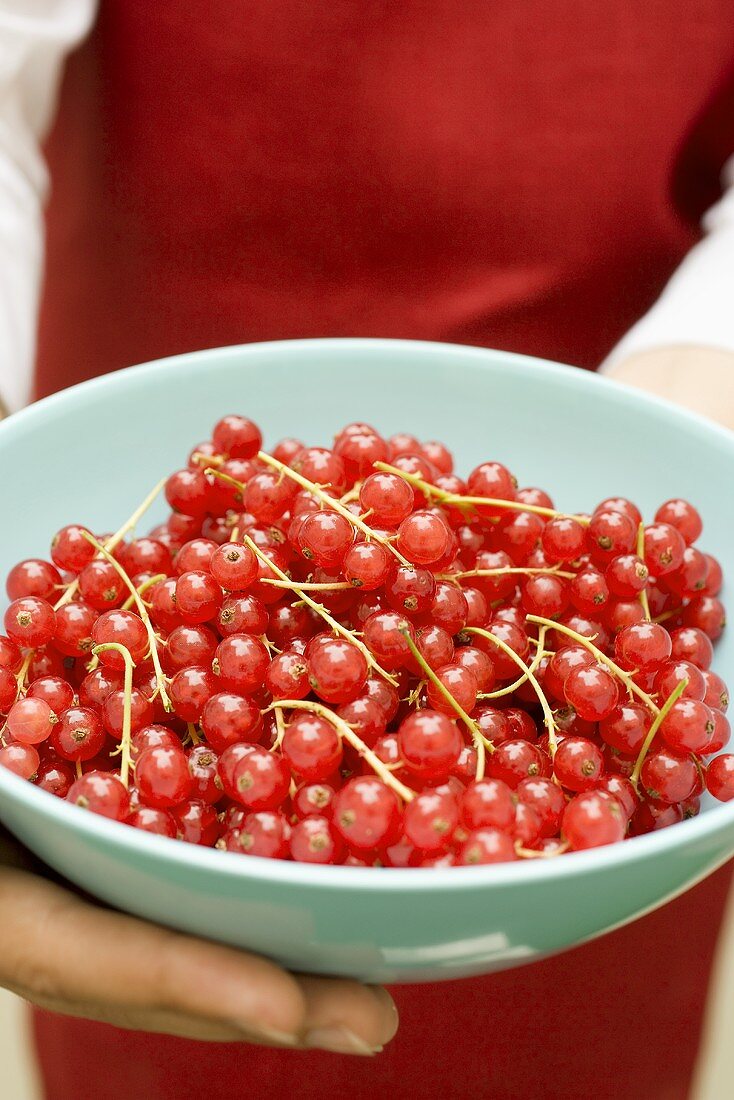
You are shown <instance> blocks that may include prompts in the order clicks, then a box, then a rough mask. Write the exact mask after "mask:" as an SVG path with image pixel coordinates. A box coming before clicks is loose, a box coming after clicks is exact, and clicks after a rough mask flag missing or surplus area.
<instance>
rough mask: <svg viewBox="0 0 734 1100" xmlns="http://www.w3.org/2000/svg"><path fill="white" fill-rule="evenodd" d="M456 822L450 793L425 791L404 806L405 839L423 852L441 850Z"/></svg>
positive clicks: (446, 845)
mask: <svg viewBox="0 0 734 1100" xmlns="http://www.w3.org/2000/svg"><path fill="white" fill-rule="evenodd" d="M458 824H459V807H458V805H457V802H456V799H455V798H454V797H453V795H451V794H448V793H439V792H438V791H424V792H423V794H419V795H418V796H417V797H416V798H414V799H413V801H412V802H409V803H408V804H407V806H406V807H405V814H404V823H403V829H404V832H405V837H406V839H407V840H408V842H409V843H410V844H412V845H414V847H416V848H420V850H421V851H423V852H441V851H444V850H445V849H446V848H447V847H448V846H449V844H450V843H451V840H452V838H453V835H454V833H455V832H456V828H457V826H458Z"/></svg>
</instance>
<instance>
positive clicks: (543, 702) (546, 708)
mask: <svg viewBox="0 0 734 1100" xmlns="http://www.w3.org/2000/svg"><path fill="white" fill-rule="evenodd" d="M529 617H530V616H528V618H529ZM549 621H550V622H551V625H552V620H549ZM463 633H465V634H478V635H479V637H480V638H486V639H487V641H489V642H492V644H493V645H496V646H497V648H498V649H501V650H502V652H503V653H504V654H505V655H506V656H507V657H509V658H510V660H511V661H514V662H515V664H516V665H517V667H518V668H520V669H522V671H523V673H524V675H525V676H526V677H527V679H528V682H529V683H530V684H531V685H532V688H533V690H534V692H535V694H536V695H537V696H538V702H539V703H540V706H541V709H542V711H543V719H544V721H545V728H546V730H547V731H548V747H549V749H550V754H551V757H553V756H555V755H556V749H557V748H558V740H557V738H556V722H555V719H554V717H553V711H552V710H551V708H550V705H549V703H548V700H547V699H546V697H545V693H544V691H543V689H542V687H541V686H540V684H539V683H538V681H537V679H536V678H535V673H534V672H533V671H532V670H531V668H530V666H529V665H526V664H525V662H524V661H523V659H522V657H520V656H518V654H517V653H515V650H514V649H511V648H510V646H508V644H507V642H505V641H503V640H502V638H498V637H497V636H496V635H495V634H491V633H490V632H489V630H483V629H482V628H481V627H479V626H467V627H464V631H463Z"/></svg>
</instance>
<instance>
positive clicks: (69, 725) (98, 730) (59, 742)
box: [51, 707, 107, 761]
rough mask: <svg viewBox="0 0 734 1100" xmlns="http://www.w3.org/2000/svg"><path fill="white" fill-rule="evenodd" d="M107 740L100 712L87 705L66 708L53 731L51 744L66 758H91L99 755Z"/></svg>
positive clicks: (74, 759) (75, 759) (73, 759)
mask: <svg viewBox="0 0 734 1100" xmlns="http://www.w3.org/2000/svg"><path fill="white" fill-rule="evenodd" d="M106 740H107V732H106V730H105V728H104V726H103V725H102V720H101V718H100V717H99V712H98V711H96V710H91V709H89V708H87V707H70V708H69V709H68V710H65V711H64V713H63V714H62V715H61V716H60V718H59V721H58V722H57V723H56V724H55V725H54V727H53V730H52V733H51V746H52V747H53V749H54V751H55V752H57V753H58V755H59V756H61V757H63V759H64V760H72V761H77V760H91V759H92V758H93V757H95V756H97V755H99V753H100V752H101V751H102V748H103V746H104V743H105V741H106Z"/></svg>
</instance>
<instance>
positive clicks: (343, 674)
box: [308, 637, 369, 703]
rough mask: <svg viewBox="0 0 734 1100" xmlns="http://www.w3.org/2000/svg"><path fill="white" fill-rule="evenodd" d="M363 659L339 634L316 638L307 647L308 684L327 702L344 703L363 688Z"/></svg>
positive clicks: (364, 659)
mask: <svg viewBox="0 0 734 1100" xmlns="http://www.w3.org/2000/svg"><path fill="white" fill-rule="evenodd" d="M368 671H369V669H368V667H367V660H366V658H365V656H364V654H363V653H362V651H361V650H359V649H357V647H356V646H354V645H352V644H351V642H348V641H346V640H345V639H343V638H328V637H327V638H323V639H321V638H320V639H317V640H316V641H315V642H314V643H313V644H312V645H311V646H309V649H308V673H309V682H310V684H311V687H312V688H313V690H314V691H315V692H316V694H317V695H318V697H319V698H320V699H323V700H324V701H325V702H327V703H348V702H350V701H351V700H352V699H356V698H357V696H358V695H359V694H360V693H361V692H362V691H363V690H364V685H365V683H366V680H367V673H368Z"/></svg>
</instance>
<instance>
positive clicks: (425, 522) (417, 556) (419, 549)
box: [397, 510, 451, 565]
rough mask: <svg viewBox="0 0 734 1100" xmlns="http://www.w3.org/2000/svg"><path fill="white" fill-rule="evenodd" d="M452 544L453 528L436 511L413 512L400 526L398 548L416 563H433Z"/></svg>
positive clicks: (409, 559)
mask: <svg viewBox="0 0 734 1100" xmlns="http://www.w3.org/2000/svg"><path fill="white" fill-rule="evenodd" d="M450 545H451V530H450V528H449V526H448V524H447V523H446V521H445V520H444V519H442V518H441V516H438V515H436V513H435V512H431V511H428V510H424V511H417V512H413V513H412V515H409V516H408V517H407V518H406V519H404V520H403V522H402V523H401V524H400V526H399V527H398V538H397V547H398V550H399V551H400V553H401V554H403V555H404V557H406V558H407V559H408V561H410V562H413V564H414V565H432V564H433V563H434V562H437V561H439V560H440V559H441V558H443V557H444V555H445V554H446V552H447V550H448V549H449V546H450Z"/></svg>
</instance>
